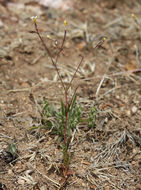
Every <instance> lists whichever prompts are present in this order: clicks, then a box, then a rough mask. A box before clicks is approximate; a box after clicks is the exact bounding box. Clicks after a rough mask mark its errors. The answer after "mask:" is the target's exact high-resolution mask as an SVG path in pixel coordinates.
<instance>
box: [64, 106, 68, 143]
mask: <svg viewBox="0 0 141 190" xmlns="http://www.w3.org/2000/svg"><path fill="white" fill-rule="evenodd" d="M66 109H67V113H66V122H65V129H64V144H65V146H66V147H67V142H66V133H67V127H68V114H69V110H68V107H67V108H66Z"/></svg>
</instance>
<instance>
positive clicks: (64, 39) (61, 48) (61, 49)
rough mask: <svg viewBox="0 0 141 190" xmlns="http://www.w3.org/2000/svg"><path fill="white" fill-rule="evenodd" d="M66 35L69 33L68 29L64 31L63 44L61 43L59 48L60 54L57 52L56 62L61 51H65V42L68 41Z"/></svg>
mask: <svg viewBox="0 0 141 190" xmlns="http://www.w3.org/2000/svg"><path fill="white" fill-rule="evenodd" d="M66 35H67V31H66V30H65V31H64V37H63V41H62V45H61V47H60V50H59V52H58V54H57V56H56V63H57V62H58V58H59V55H60V54H61V52H62V51H63V48H64V43H65V41H66Z"/></svg>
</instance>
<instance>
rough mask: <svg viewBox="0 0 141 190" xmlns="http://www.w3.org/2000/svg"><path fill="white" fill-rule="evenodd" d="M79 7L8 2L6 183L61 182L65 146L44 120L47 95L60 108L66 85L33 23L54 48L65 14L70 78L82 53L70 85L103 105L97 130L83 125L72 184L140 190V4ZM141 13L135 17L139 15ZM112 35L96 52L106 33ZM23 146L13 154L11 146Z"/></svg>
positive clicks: (3, 80) (1, 130)
mask: <svg viewBox="0 0 141 190" xmlns="http://www.w3.org/2000/svg"><path fill="white" fill-rule="evenodd" d="M72 2H73V3H74V4H73V9H70V10H67V11H63V10H61V9H60V10H55V9H53V8H47V7H43V6H41V5H39V4H38V3H36V2H35V1H31V0H25V1H23V0H19V1H17V0H13V1H8V0H7V1H5V0H2V1H0V189H1V190H6V189H7V190H30V189H33V190H36V189H40V190H47V189H49V190H54V189H59V184H60V183H61V179H62V176H61V172H60V169H59V168H60V164H61V162H62V153H61V148H60V147H59V146H58V143H57V140H56V139H57V137H56V136H50V135H49V134H48V131H46V130H40V128H38V129H37V130H34V131H32V132H30V131H29V129H30V128H31V127H34V126H40V125H41V123H40V122H41V107H42V101H43V98H44V97H45V98H46V99H48V101H49V102H50V103H53V104H56V105H58V103H59V100H60V98H61V97H63V95H62V87H61V84H60V82H59V79H58V78H57V75H56V72H55V69H54V67H53V66H52V64H51V62H50V59H49V58H48V56H47V55H46V52H45V51H44V48H43V47H42V44H41V42H40V41H39V39H38V37H37V35H36V34H32V33H30V32H29V31H33V30H34V26H33V22H32V21H31V19H30V17H31V16H34V15H37V16H38V20H37V21H38V27H39V30H40V32H41V35H42V36H43V38H44V40H45V42H46V43H47V44H48V47H49V48H50V49H51V52H52V54H53V55H54V56H55V55H56V51H57V47H56V46H55V44H54V42H55V41H50V40H49V39H47V37H46V36H47V35H50V36H51V38H52V39H55V40H57V43H58V45H60V43H61V40H62V38H63V34H64V25H63V21H64V19H66V20H67V23H68V25H67V40H66V42H65V47H64V51H63V54H62V55H61V57H60V59H59V62H58V67H59V69H60V72H61V75H62V77H63V80H64V81H65V82H66V83H67V82H68V81H69V80H70V79H71V76H72V75H73V73H74V71H75V68H76V67H77V64H78V63H79V61H80V58H81V57H80V55H82V56H84V61H83V65H82V67H81V68H80V70H79V72H78V73H77V76H76V78H75V81H74V83H73V87H72V90H73V89H74V88H75V87H76V86H77V85H79V89H78V91H77V94H78V102H79V103H80V104H81V105H82V107H85V108H88V107H90V106H92V105H95V106H96V108H97V110H98V115H97V121H96V127H94V128H91V129H88V127H87V125H81V124H80V126H78V128H77V130H76V133H75V135H74V136H73V141H72V143H71V147H70V149H71V151H72V152H73V153H74V156H73V158H72V160H71V164H70V170H71V172H72V175H71V176H70V177H69V178H68V183H67V185H66V187H65V188H64V189H68V190H74V189H78V190H85V189H87V190H141V22H140V21H141V19H140V18H141V2H140V0H134V1H132V0H122V1H118V0H113V1H112V0H77V1H76V0H74V1H72ZM131 13H134V14H135V17H136V20H137V22H136V21H135V20H134V19H133V18H132V17H131ZM104 36H105V37H106V38H107V40H106V41H105V42H104V43H103V44H102V46H101V47H99V48H98V49H96V50H94V47H95V45H96V44H97V43H98V42H99V40H101V39H102V38H103V37H104ZM14 145H15V146H16V153H15V154H14V155H12V154H11V153H10V149H9V146H12V147H13V148H14Z"/></svg>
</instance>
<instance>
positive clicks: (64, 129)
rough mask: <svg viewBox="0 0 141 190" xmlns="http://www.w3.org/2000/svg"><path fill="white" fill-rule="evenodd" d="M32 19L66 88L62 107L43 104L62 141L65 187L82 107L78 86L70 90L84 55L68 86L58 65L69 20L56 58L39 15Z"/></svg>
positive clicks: (47, 121)
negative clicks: (73, 135) (70, 91)
mask: <svg viewBox="0 0 141 190" xmlns="http://www.w3.org/2000/svg"><path fill="white" fill-rule="evenodd" d="M32 20H33V23H34V27H35V31H30V32H31V33H35V34H37V36H38V37H39V39H40V41H41V43H42V45H43V47H44V49H45V51H46V53H47V55H48V56H49V58H50V60H51V63H52V64H53V66H54V68H55V70H56V72H57V74H58V77H59V80H60V82H61V85H62V88H63V90H64V101H63V100H61V102H60V109H54V108H53V107H52V106H50V104H49V103H48V101H46V100H44V106H43V115H44V117H45V118H46V119H45V126H46V127H47V129H49V130H50V132H51V133H52V134H57V135H58V138H59V139H60V141H61V142H62V153H63V165H62V172H63V180H62V184H61V188H63V187H64V185H65V184H66V181H67V178H68V176H69V173H70V172H69V164H70V160H71V156H72V155H71V153H70V151H69V145H70V141H71V137H72V132H73V130H74V129H75V128H76V126H77V125H78V124H79V122H80V119H81V107H80V106H79V105H77V103H76V91H77V88H78V87H77V88H76V89H75V90H74V93H73V95H72V96H70V94H69V90H70V88H71V86H72V82H73V80H74V78H75V76H76V73H77V72H78V70H79V68H80V66H81V64H82V62H83V57H81V60H80V62H79V63H78V66H77V68H76V70H75V72H74V74H73V76H72V79H71V81H70V83H69V85H67V86H66V85H65V83H64V82H63V80H62V77H61V75H60V72H59V69H58V66H57V63H58V59H59V56H60V54H61V53H62V51H63V49H64V43H65V40H66V34H67V30H66V25H67V22H66V20H65V21H64V26H65V30H64V36H63V40H62V44H61V46H60V47H58V53H57V55H56V57H55V58H54V57H53V56H52V54H51V52H50V49H49V48H48V47H47V45H46V44H45V42H44V40H43V38H42V36H41V34H40V32H39V30H38V25H37V17H32ZM104 40H105V38H103V40H102V41H100V42H99V43H98V44H97V45H96V46H95V48H94V49H96V48H97V47H98V46H100V45H101V44H102V43H103V41H104ZM92 114H93V113H92ZM92 114H91V115H92ZM91 122H92V118H91V117H90V119H89V120H88V123H89V124H90V123H91Z"/></svg>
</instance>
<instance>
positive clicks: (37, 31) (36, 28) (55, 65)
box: [34, 23, 66, 92]
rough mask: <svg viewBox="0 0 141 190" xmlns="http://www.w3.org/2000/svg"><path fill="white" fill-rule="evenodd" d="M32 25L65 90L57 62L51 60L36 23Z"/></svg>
mask: <svg viewBox="0 0 141 190" xmlns="http://www.w3.org/2000/svg"><path fill="white" fill-rule="evenodd" d="M34 25H35V30H36V33H37V35H38V37H39V38H40V40H41V42H42V45H43V46H44V48H45V50H46V52H47V54H48V56H49V57H50V59H51V62H52V64H53V65H54V67H55V69H56V71H57V74H58V77H59V80H60V81H61V84H62V87H63V89H64V91H65V92H66V88H65V85H64V82H63V80H62V78H61V76H60V73H59V69H58V67H57V64H56V62H55V61H54V60H53V57H52V55H51V53H50V51H49V49H48V47H47V46H46V44H45V42H44V40H43V38H42V36H41V35H40V33H39V30H38V26H37V24H36V23H35V24H34ZM60 53H61V52H60Z"/></svg>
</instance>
